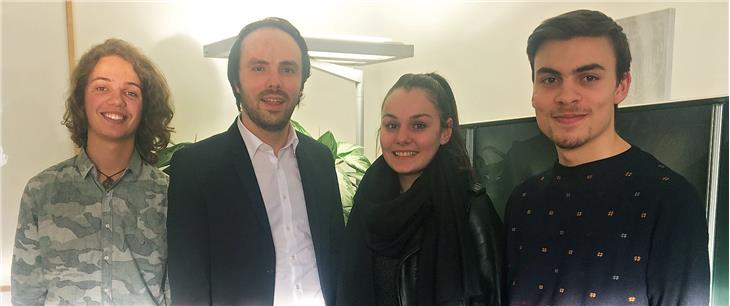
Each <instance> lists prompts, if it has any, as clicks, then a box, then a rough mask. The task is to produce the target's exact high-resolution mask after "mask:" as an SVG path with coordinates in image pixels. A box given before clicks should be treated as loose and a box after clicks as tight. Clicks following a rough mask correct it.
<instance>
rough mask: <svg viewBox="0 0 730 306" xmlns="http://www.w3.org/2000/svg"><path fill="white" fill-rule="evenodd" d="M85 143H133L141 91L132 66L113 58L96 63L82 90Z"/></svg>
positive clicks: (102, 59)
mask: <svg viewBox="0 0 730 306" xmlns="http://www.w3.org/2000/svg"><path fill="white" fill-rule="evenodd" d="M84 108H85V112H86V119H87V120H88V123H89V128H88V132H87V136H88V143H98V142H100V141H101V142H114V143H119V142H125V143H130V142H131V143H132V144H133V143H134V136H135V132H136V131H137V127H138V126H139V122H140V119H141V117H142V88H141V82H140V80H139V77H138V76H137V73H135V72H134V68H133V67H132V65H131V64H130V63H129V62H127V61H125V60H124V59H122V58H121V57H119V56H116V55H110V56H105V57H102V58H101V59H99V61H98V62H97V63H96V66H94V69H93V70H92V71H91V74H90V75H89V79H88V81H87V82H86V88H85V89H84Z"/></svg>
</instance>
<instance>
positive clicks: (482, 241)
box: [396, 186, 504, 306]
mask: <svg viewBox="0 0 730 306" xmlns="http://www.w3.org/2000/svg"><path fill="white" fill-rule="evenodd" d="M474 189H475V190H474V191H472V194H471V197H470V201H469V203H468V205H469V207H467V212H468V214H469V228H470V230H471V233H472V235H473V237H474V241H475V243H474V244H475V245H476V246H477V250H476V251H477V258H478V260H479V275H480V281H481V284H482V285H483V289H482V290H483V292H484V293H485V296H484V297H483V298H480V299H478V300H477V299H469V300H466V299H464V300H461V301H453V302H449V303H448V304H445V305H487V306H492V305H494V306H499V305H502V304H504V303H503V302H502V300H503V299H504V293H503V291H502V290H503V288H502V286H503V283H504V281H503V277H504V273H503V271H502V260H503V250H504V238H503V237H504V233H503V229H502V221H501V220H500V219H499V216H498V215H497V212H496V211H495V210H494V206H493V205H492V201H491V200H490V199H489V197H488V196H487V195H486V193H485V192H484V188H481V187H480V186H477V187H476V188H474ZM419 235H420V233H419ZM419 252H420V246H418V245H416V244H414V245H412V246H411V248H410V249H409V250H408V251H407V252H404V254H405V255H404V256H403V257H401V258H400V261H399V266H398V270H399V274H398V275H397V281H396V285H397V289H396V290H397V296H398V302H399V303H400V305H404V306H405V305H416V304H417V294H416V292H417V291H416V279H417V275H418V253H419Z"/></svg>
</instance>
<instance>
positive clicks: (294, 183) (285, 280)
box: [236, 116, 324, 305]
mask: <svg viewBox="0 0 730 306" xmlns="http://www.w3.org/2000/svg"><path fill="white" fill-rule="evenodd" d="M236 122H237V123H238V130H239V131H240V132H241V137H243V142H244V143H245V144H246V149H247V150H248V155H249V157H250V158H251V163H252V164H253V169H254V172H255V173H256V180H257V181H258V184H259V188H260V191H261V196H262V197H263V199H264V205H265V206H266V215H267V216H268V218H269V226H271V237H272V239H273V240H274V250H275V252H276V278H275V282H274V305H324V297H323V296H322V287H321V285H320V282H319V272H318V271H317V260H316V257H315V255H314V244H312V234H311V231H310V230H309V219H308V218H307V207H306V205H305V202H304V189H303V188H302V177H301V175H300V174H299V166H298V165H297V158H296V155H295V151H296V147H297V144H298V143H299V138H297V134H296V132H295V131H294V128H292V127H291V125H290V126H289V138H288V139H287V142H286V144H285V145H284V147H282V148H281V150H279V156H276V155H274V150H273V148H272V147H271V146H269V145H268V144H265V143H264V142H263V141H261V139H259V138H258V137H256V135H254V134H253V133H251V131H249V130H248V129H247V128H246V127H245V126H244V125H243V124H242V123H241V120H240V116H239V119H238V120H237V121H236ZM310 204H315V205H316V203H310Z"/></svg>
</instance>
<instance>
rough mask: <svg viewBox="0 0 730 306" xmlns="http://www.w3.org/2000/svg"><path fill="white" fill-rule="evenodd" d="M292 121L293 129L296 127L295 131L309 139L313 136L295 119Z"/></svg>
mask: <svg viewBox="0 0 730 306" xmlns="http://www.w3.org/2000/svg"><path fill="white" fill-rule="evenodd" d="M290 121H291V125H292V127H294V130H295V131H297V132H299V133H302V134H304V135H307V136H309V137H312V135H311V134H309V132H307V130H305V129H304V127H303V126H302V125H301V124H299V122H296V120H294V119H292V120H290Z"/></svg>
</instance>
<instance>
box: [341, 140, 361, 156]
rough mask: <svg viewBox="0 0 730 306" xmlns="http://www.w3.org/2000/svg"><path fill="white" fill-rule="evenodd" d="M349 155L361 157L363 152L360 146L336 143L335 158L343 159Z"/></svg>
mask: <svg viewBox="0 0 730 306" xmlns="http://www.w3.org/2000/svg"><path fill="white" fill-rule="evenodd" d="M349 154H359V155H363V154H365V150H364V149H363V147H361V146H358V145H354V144H351V143H347V142H343V141H338V142H337V157H344V156H346V155H349Z"/></svg>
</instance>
